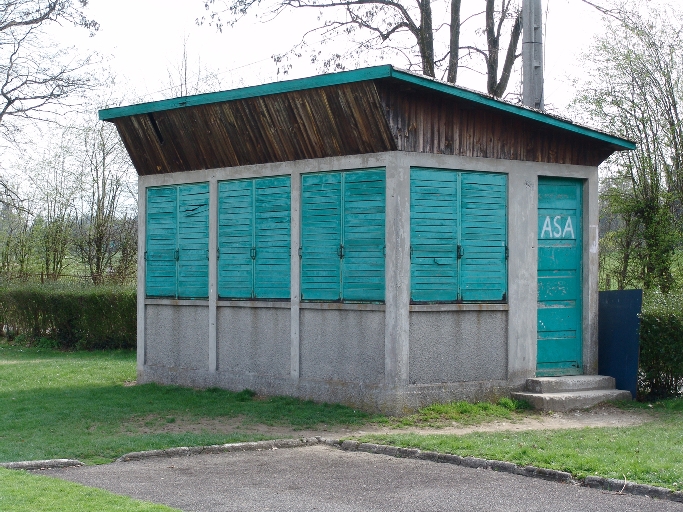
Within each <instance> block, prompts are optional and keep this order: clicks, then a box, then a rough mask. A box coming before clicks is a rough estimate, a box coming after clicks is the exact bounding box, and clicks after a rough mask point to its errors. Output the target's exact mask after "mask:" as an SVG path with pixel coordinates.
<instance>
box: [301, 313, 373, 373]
mask: <svg viewBox="0 0 683 512" xmlns="http://www.w3.org/2000/svg"><path fill="white" fill-rule="evenodd" d="M299 330H300V334H301V352H300V357H301V367H300V377H301V378H302V379H311V380H324V381H345V382H354V383H359V382H360V383H364V384H381V383H382V382H383V380H384V312H383V311H353V310H327V309H301V323H300V326H299Z"/></svg>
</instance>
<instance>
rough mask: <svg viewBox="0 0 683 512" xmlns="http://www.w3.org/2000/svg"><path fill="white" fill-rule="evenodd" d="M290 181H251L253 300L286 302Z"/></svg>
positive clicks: (288, 259)
mask: <svg viewBox="0 0 683 512" xmlns="http://www.w3.org/2000/svg"><path fill="white" fill-rule="evenodd" d="M290 185H291V178H290V177H289V176H282V177H277V178H262V179H257V180H254V204H255V217H256V222H255V227H254V240H255V243H254V245H255V254H254V257H255V261H254V296H255V297H256V298H258V299H288V298H289V296H290V291H289V288H290V275H291V249H290V247H291V238H292V237H291V222H290V219H291V199H290V196H291V191H290Z"/></svg>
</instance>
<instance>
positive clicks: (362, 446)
mask: <svg viewBox="0 0 683 512" xmlns="http://www.w3.org/2000/svg"><path fill="white" fill-rule="evenodd" d="M320 442H321V443H325V444H327V445H330V446H335V447H337V448H339V449H341V450H346V451H359V452H367V453H376V454H381V455H388V456H390V457H402V458H410V459H421V460H429V461H432V462H441V463H446V464H455V465H457V466H464V467H468V468H475V469H489V470H491V471H500V472H503V473H511V474H513V475H521V476H527V477H531V478H540V479H543V480H551V481H554V482H562V483H566V484H572V485H581V486H584V487H590V488H593V489H601V490H604V491H609V492H613V493H615V494H634V495H637V496H648V497H650V498H657V499H660V500H668V501H675V502H678V503H683V492H682V491H672V490H670V489H665V488H663V487H655V486H652V485H646V484H637V483H633V482H628V481H624V480H615V479H612V478H603V477H598V476H587V477H586V478H585V479H575V478H573V477H572V475H571V474H570V473H567V472H565V471H557V470H554V469H545V468H537V467H535V466H524V467H522V466H518V465H516V464H513V463H512V462H503V461H498V460H488V459H480V458H477V457H460V456H459V455H450V454H446V453H437V452H423V451H421V450H418V449H416V448H399V447H396V446H389V445H381V444H372V443H360V442H358V441H348V440H347V441H340V440H336V439H322V438H321V439H320Z"/></svg>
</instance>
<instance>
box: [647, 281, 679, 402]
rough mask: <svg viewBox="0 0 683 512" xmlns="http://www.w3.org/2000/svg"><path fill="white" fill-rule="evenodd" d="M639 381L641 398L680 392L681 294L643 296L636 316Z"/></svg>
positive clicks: (671, 394) (669, 395)
mask: <svg viewBox="0 0 683 512" xmlns="http://www.w3.org/2000/svg"><path fill="white" fill-rule="evenodd" d="M639 380H640V382H639V388H640V389H639V394H640V395H641V396H642V397H643V398H648V399H658V398H665V397H674V396H680V395H682V394H683V295H681V294H674V293H671V294H668V295H664V294H661V293H648V294H647V295H646V296H645V300H644V301H643V311H642V313H641V317H640V379H639Z"/></svg>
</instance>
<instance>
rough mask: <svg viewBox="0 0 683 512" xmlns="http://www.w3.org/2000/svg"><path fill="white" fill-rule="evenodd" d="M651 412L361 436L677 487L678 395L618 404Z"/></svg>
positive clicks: (680, 459)
mask: <svg viewBox="0 0 683 512" xmlns="http://www.w3.org/2000/svg"><path fill="white" fill-rule="evenodd" d="M622 406H623V407H631V408H643V409H646V410H649V411H651V412H652V418H653V421H651V422H648V423H645V424H643V425H640V426H633V427H620V428H583V429H568V430H536V431H521V432H511V431H507V432H495V433H483V432H482V433H473V434H467V435H464V436H454V435H443V434H431V435H420V434H412V433H395V434H394V433H392V434H388V435H365V436H363V437H362V438H359V439H358V440H360V441H363V442H371V443H379V444H390V445H394V446H402V447H412V448H420V449H421V450H430V451H437V452H443V453H453V454H457V455H461V456H473V457H482V458H486V459H493V460H504V461H509V462H514V463H516V464H519V465H532V466H537V467H543V468H551V469H558V470H562V471H567V472H569V473H571V474H573V475H574V476H575V477H578V478H583V477H586V476H587V475H600V476H604V477H608V478H616V479H623V478H626V479H628V480H629V481H631V482H640V483H647V484H652V485H658V486H662V487H668V488H670V489H673V490H679V491H680V490H683V400H681V399H677V400H667V401H663V402H659V403H657V404H654V406H653V407H652V408H650V407H649V406H648V405H647V404H637V403H633V404H630V405H627V404H624V405H622Z"/></svg>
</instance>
